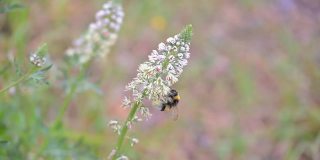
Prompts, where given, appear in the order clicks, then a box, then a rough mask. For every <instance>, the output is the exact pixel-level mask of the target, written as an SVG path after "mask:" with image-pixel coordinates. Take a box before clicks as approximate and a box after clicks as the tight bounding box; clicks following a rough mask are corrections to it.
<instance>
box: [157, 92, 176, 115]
mask: <svg viewBox="0 0 320 160" xmlns="http://www.w3.org/2000/svg"><path fill="white" fill-rule="evenodd" d="M179 101H180V96H179V94H178V92H177V91H176V90H174V89H171V90H170V92H169V93H168V95H166V96H165V97H164V98H163V100H161V104H160V108H161V109H160V111H167V110H170V111H172V114H173V119H174V120H177V119H178V106H177V105H178V103H179Z"/></svg>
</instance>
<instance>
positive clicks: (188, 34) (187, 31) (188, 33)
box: [180, 24, 193, 42]
mask: <svg viewBox="0 0 320 160" xmlns="http://www.w3.org/2000/svg"><path fill="white" fill-rule="evenodd" d="M192 35H193V33H192V25H191V24H189V25H187V26H186V27H185V28H184V29H183V30H182V31H181V32H180V36H181V39H183V40H184V41H185V42H190V41H191V38H192Z"/></svg>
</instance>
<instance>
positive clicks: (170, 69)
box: [122, 26, 191, 118]
mask: <svg viewBox="0 0 320 160" xmlns="http://www.w3.org/2000/svg"><path fill="white" fill-rule="evenodd" d="M190 39H191V26H188V27H186V28H185V29H184V30H183V31H182V32H181V33H179V34H177V35H175V36H173V37H169V38H168V39H167V40H166V42H164V43H163V42H162V43H160V44H159V45H158V49H157V50H153V51H152V52H151V54H150V55H149V57H148V58H149V61H146V62H144V63H142V64H141V65H140V66H139V69H138V74H137V77H136V78H134V79H133V81H132V82H130V83H129V84H128V85H127V86H126V90H131V91H132V93H133V101H134V102H142V100H143V99H144V98H147V99H149V100H151V101H159V100H161V99H163V98H164V97H165V95H167V93H168V92H169V91H170V87H171V86H172V85H173V84H174V83H176V82H177V81H178V77H179V76H180V74H181V73H182V71H183V67H184V66H185V65H187V63H188V61H187V59H188V58H189V57H190V53H189V50H190ZM131 104H132V103H131V101H130V100H129V99H128V98H125V100H124V101H123V104H122V105H123V106H129V105H131ZM140 112H141V114H142V115H144V116H145V117H147V118H148V117H150V116H151V114H150V113H149V111H148V108H145V107H140Z"/></svg>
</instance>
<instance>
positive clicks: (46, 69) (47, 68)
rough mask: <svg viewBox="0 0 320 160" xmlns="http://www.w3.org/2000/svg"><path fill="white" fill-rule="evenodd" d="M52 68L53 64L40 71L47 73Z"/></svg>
mask: <svg viewBox="0 0 320 160" xmlns="http://www.w3.org/2000/svg"><path fill="white" fill-rule="evenodd" d="M51 67H52V64H50V65H49V66H46V67H43V68H41V69H40V70H39V71H41V72H45V71H48V70H49V69H50V68H51Z"/></svg>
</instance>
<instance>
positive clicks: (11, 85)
mask: <svg viewBox="0 0 320 160" xmlns="http://www.w3.org/2000/svg"><path fill="white" fill-rule="evenodd" d="M34 71H35V69H34V68H33V69H31V70H30V71H29V72H27V73H26V74H24V75H23V76H21V77H20V78H19V79H18V80H16V81H14V82H13V83H11V84H10V85H8V86H6V87H4V88H2V89H1V90H0V94H2V93H4V92H5V91H7V90H8V89H10V88H11V87H13V86H15V85H17V84H19V83H20V82H22V81H24V80H26V79H27V78H28V77H29V76H30V75H31V74H33V73H34Z"/></svg>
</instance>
